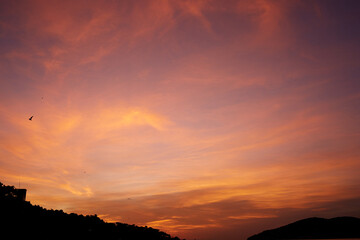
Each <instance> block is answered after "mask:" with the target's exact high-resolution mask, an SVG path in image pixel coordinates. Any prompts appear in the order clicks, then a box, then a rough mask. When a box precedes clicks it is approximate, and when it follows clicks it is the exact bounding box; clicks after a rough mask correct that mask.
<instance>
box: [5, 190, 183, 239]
mask: <svg viewBox="0 0 360 240" xmlns="http://www.w3.org/2000/svg"><path fill="white" fill-rule="evenodd" d="M14 192H15V193H16V189H15V188H14V187H12V186H4V185H3V184H2V183H0V231H1V235H2V236H8V239H38V240H39V239H41V240H42V239H47V240H48V239H66V240H69V239H71V240H72V239H76V240H81V239H114V240H115V239H116V240H179V238H177V237H174V238H173V237H171V236H170V235H169V234H166V233H164V232H161V231H159V230H157V229H153V228H148V227H138V226H135V225H128V224H123V223H116V224H115V223H106V222H104V221H103V220H101V219H100V218H98V217H97V216H96V215H92V216H83V215H78V214H74V213H71V214H68V213H65V212H63V211H62V210H47V209H45V208H42V207H40V206H34V205H32V204H31V203H30V202H26V201H22V200H21V199H18V198H16V196H15V194H13V193H14ZM0 239H1V237H0Z"/></svg>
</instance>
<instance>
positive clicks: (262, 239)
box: [248, 217, 360, 240]
mask: <svg viewBox="0 0 360 240" xmlns="http://www.w3.org/2000/svg"><path fill="white" fill-rule="evenodd" d="M336 238H360V218H356V217H336V218H330V219H325V218H316V217H314V218H307V219H303V220H300V221H297V222H294V223H291V224H288V225H285V226H282V227H279V228H276V229H272V230H266V231H264V232H262V233H259V234H256V235H253V236H251V237H249V238H248V240H274V239H336Z"/></svg>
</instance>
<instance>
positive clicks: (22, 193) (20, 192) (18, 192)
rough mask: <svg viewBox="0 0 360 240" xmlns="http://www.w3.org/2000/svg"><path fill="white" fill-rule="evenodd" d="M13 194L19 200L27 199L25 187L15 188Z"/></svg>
mask: <svg viewBox="0 0 360 240" xmlns="http://www.w3.org/2000/svg"><path fill="white" fill-rule="evenodd" d="M13 196H14V197H15V198H17V199H19V200H22V201H26V189H24V188H15V189H14V192H13Z"/></svg>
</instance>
